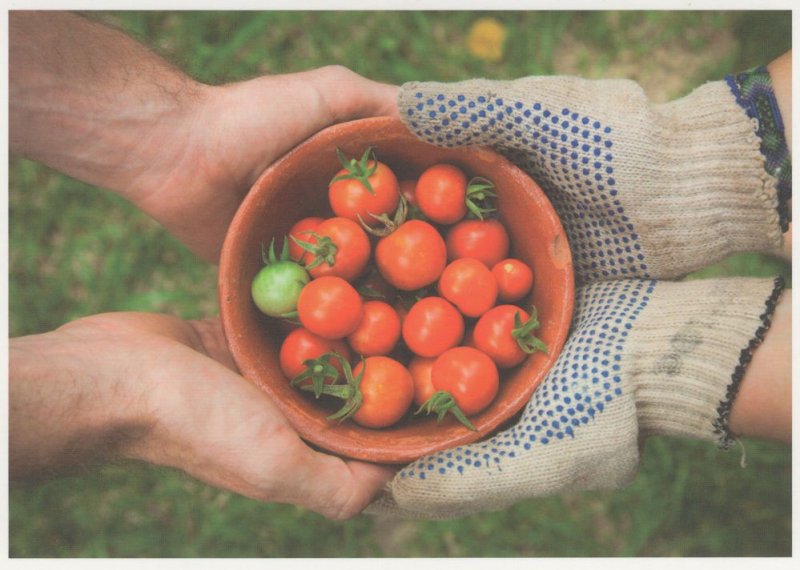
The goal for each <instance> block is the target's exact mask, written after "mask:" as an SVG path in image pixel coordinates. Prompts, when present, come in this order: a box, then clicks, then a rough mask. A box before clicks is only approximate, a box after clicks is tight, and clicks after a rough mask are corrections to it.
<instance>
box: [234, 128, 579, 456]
mask: <svg viewBox="0 0 800 570" xmlns="http://www.w3.org/2000/svg"><path fill="white" fill-rule="evenodd" d="M368 146H373V147H374V148H375V151H376V153H377V156H378V159H379V160H381V161H382V162H384V163H386V164H387V165H389V166H390V167H391V168H392V169H393V170H394V171H395V172H396V173H397V175H398V178H400V179H403V178H407V177H413V176H417V175H419V174H420V173H421V172H422V171H423V170H424V169H425V168H427V167H428V166H430V165H432V164H435V163H438V162H449V163H451V164H455V165H457V166H459V167H461V168H462V169H463V170H464V171H465V172H466V173H467V175H468V176H483V177H486V178H489V179H490V180H492V181H494V183H495V185H496V188H497V192H498V209H499V213H500V217H501V219H502V221H503V222H504V224H505V225H506V227H507V229H508V231H509V234H510V236H511V240H512V245H513V251H512V254H513V255H514V256H515V257H518V258H520V259H522V260H523V261H525V262H526V263H528V264H529V265H530V266H531V267H532V268H533V271H534V274H535V276H536V278H535V285H534V289H533V291H532V293H531V299H530V300H531V302H533V303H534V304H535V305H536V307H537V310H538V314H539V319H540V322H541V324H542V326H541V328H540V330H539V337H540V338H541V339H542V340H544V342H545V343H547V346H548V347H549V353H548V354H544V353H536V354H534V355H532V356H530V357H528V358H527V360H526V361H525V362H524V363H523V364H521V365H520V366H519V367H518V368H515V369H513V370H512V371H511V373H506V375H505V377H504V379H503V380H502V382H501V387H500V391H499V393H498V395H497V398H496V400H495V401H494V402H493V403H492V405H491V406H490V407H489V408H488V409H487V410H485V411H484V412H482V413H481V414H479V415H477V416H475V417H473V418H471V420H472V422H473V424H474V426H475V427H476V428H477V431H474V432H473V431H471V430H469V429H467V428H465V427H464V426H463V425H461V424H460V423H459V422H458V421H456V420H455V419H454V418H450V417H448V418H447V419H445V420H444V421H443V422H442V423H441V424H439V425H436V419H435V417H434V416H430V417H424V418H423V417H421V416H417V417H413V418H408V419H406V420H402V421H401V422H400V423H399V424H396V425H395V426H393V427H389V428H385V429H380V430H378V429H368V428H363V427H359V426H358V425H356V424H355V423H353V422H352V421H345V422H343V423H336V422H331V421H329V420H326V419H325V416H326V415H329V414H330V413H331V409H330V408H325V407H321V406H320V404H319V401H315V400H314V399H313V397H312V396H310V395H309V394H307V393H304V392H300V391H299V390H297V389H295V388H292V387H290V386H289V381H288V379H287V378H286V377H284V375H283V374H282V372H281V369H280V366H279V363H278V351H279V348H280V342H281V339H282V337H283V335H284V334H285V332H286V331H285V329H283V327H282V326H280V324H278V323H277V322H276V321H273V320H271V319H269V318H267V317H265V316H263V315H262V314H261V313H260V312H259V311H258V309H257V308H256V307H255V305H254V304H253V302H252V300H251V297H250V283H251V281H252V279H253V277H254V276H255V274H256V273H257V272H258V270H259V269H260V268H261V267H262V261H261V244H262V243H264V244H269V242H270V240H271V239H272V237H273V236H283V235H285V234H286V233H287V232H288V230H289V228H290V227H291V225H292V224H293V223H294V222H295V221H297V220H298V219H300V218H302V217H305V216H310V215H320V213H321V212H326V211H328V208H327V188H328V182H329V181H330V179H331V178H332V177H333V175H334V174H335V173H336V172H337V171H338V169H339V168H340V166H339V162H338V160H337V156H336V150H335V149H336V148H337V147H338V148H340V149H341V150H342V151H343V152H344V154H345V155H346V156H361V154H362V153H363V152H364V149H365V148H366V147H368ZM219 299H220V310H221V317H222V324H223V328H224V331H225V336H226V338H227V342H228V346H229V348H230V351H231V353H232V355H233V358H234V360H235V361H236V364H237V365H238V366H239V369H240V371H241V373H242V375H243V376H244V377H245V378H246V379H247V380H249V381H250V382H252V383H254V384H255V385H256V386H258V387H260V388H261V389H263V390H264V391H265V392H266V393H267V394H268V395H269V396H270V397H271V398H272V400H273V401H274V402H275V403H276V404H277V405H278V407H279V408H280V409H281V411H282V412H283V413H284V414H285V415H286V417H287V418H288V419H289V421H290V422H291V424H292V426H293V427H294V428H295V429H296V430H297V432H298V433H299V434H300V436H301V437H303V438H304V439H305V440H306V441H308V442H309V443H311V444H312V445H315V446H317V447H318V448H321V449H324V450H327V451H329V452H332V453H334V454H337V455H341V456H345V457H350V458H355V459H362V460H366V461H372V462H377V463H406V462H409V461H412V460H414V459H417V458H419V457H422V456H424V455H426V454H429V453H432V452H434V451H438V450H441V449H446V448H449V447H453V446H456V445H460V444H465V443H469V442H472V441H476V440H479V439H482V438H484V437H486V436H487V435H488V434H490V433H491V432H493V431H494V430H496V429H497V428H498V427H499V426H500V425H501V424H503V423H504V422H506V421H507V420H509V419H510V418H511V417H512V416H513V415H514V414H515V413H517V412H518V411H519V410H521V409H522V407H523V406H524V405H525V403H526V402H527V401H528V400H529V399H530V397H531V395H532V394H533V391H534V390H535V389H536V387H537V386H538V385H539V383H540V382H541V381H542V380H543V379H544V377H545V375H546V373H547V371H548V370H549V369H550V367H551V366H552V365H553V363H554V362H555V360H556V358H557V357H558V354H559V352H560V351H561V348H562V346H563V344H564V341H565V339H566V336H567V331H568V328H569V325H570V319H571V316H572V308H573V300H574V288H573V269H572V258H571V255H570V251H569V246H568V244H567V238H566V236H565V234H564V230H563V228H562V227H561V223H560V222H559V219H558V217H557V216H556V214H555V212H554V210H553V208H552V206H551V205H550V202H549V201H548V200H547V198H546V197H545V195H544V194H543V192H542V190H541V189H540V188H539V186H538V185H537V184H536V183H535V182H534V181H533V180H531V179H530V177H528V176H527V175H526V174H525V173H524V172H523V171H522V170H520V169H519V168H517V167H516V166H514V165H513V164H512V163H511V162H509V161H508V160H506V159H505V158H503V157H501V156H500V155H498V154H496V153H494V152H492V151H490V150H488V149H483V148H476V147H471V148H460V149H445V148H439V147H435V146H432V145H430V144H427V143H424V142H421V141H419V140H418V139H417V138H415V137H414V136H413V135H411V134H410V133H409V132H408V130H407V129H406V128H405V126H404V125H403V124H402V123H401V122H400V121H398V120H394V119H389V118H376V119H364V120H359V121H353V122H349V123H343V124H339V125H336V126H333V127H330V128H328V129H326V130H324V131H322V132H320V133H318V134H317V135H315V136H313V137H312V138H310V139H308V140H307V141H305V142H304V143H302V144H300V145H299V146H297V147H296V148H295V149H293V150H292V151H291V152H289V153H288V154H287V155H286V156H284V157H283V158H282V159H280V160H279V161H277V162H276V163H274V164H273V165H272V166H270V167H269V168H268V169H267V170H266V171H265V172H264V173H263V174H262V175H261V177H260V178H259V179H258V180H257V181H256V183H255V184H254V185H253V187H252V188H251V190H250V192H249V194H248V195H247V197H246V198H245V199H244V201H243V202H242V205H241V207H240V208H239V211H238V212H237V213H236V216H235V217H234V219H233V222H232V223H231V226H230V228H229V230H228V235H227V238H226V240H225V244H224V247H223V250H222V257H221V260H220V270H219Z"/></svg>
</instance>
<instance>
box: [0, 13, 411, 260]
mask: <svg viewBox="0 0 800 570" xmlns="http://www.w3.org/2000/svg"><path fill="white" fill-rule="evenodd" d="M9 79H10V82H9V141H10V150H11V151H12V152H13V153H17V154H20V155H22V156H25V157H28V158H30V159H33V160H36V161H39V162H42V163H44V164H47V165H48V166H51V167H53V168H55V169H57V170H60V171H61V172H64V173H66V174H68V175H70V176H73V177H75V178H78V179H79V180H82V181H84V182H88V183H90V184H93V185H97V186H100V187H102V188H106V189H109V190H112V191H114V192H116V193H118V194H120V195H121V196H123V197H124V198H126V199H127V200H129V201H130V202H132V203H133V204H135V205H136V206H137V207H139V208H140V209H141V210H143V211H144V212H146V213H147V214H149V215H150V216H152V217H153V218H155V219H156V220H157V221H159V222H160V223H161V224H162V225H164V226H165V227H166V229H167V230H168V231H170V232H171V233H173V234H174V235H176V236H177V237H178V238H179V239H181V240H182V241H183V242H184V243H185V244H186V245H187V246H188V247H189V248H190V249H191V250H192V251H194V252H195V253H197V254H198V255H200V256H201V257H203V258H204V259H207V260H210V261H216V260H217V258H218V256H219V251H220V249H221V246H222V240H223V237H224V235H225V230H226V229H227V226H228V223H229V222H230V220H231V218H232V217H233V214H234V212H235V211H236V208H237V207H238V205H239V202H240V201H241V199H242V197H243V196H244V194H245V193H246V192H247V190H248V189H249V187H250V185H251V184H252V182H254V181H255V179H256V177H257V176H258V175H259V174H260V173H261V172H262V171H263V170H264V168H266V166H268V165H269V164H271V163H272V162H273V161H275V160H276V159H277V158H279V157H280V156H281V155H283V154H284V153H285V152H287V151H288V150H290V149H291V148H292V147H294V146H295V145H296V144H298V143H300V142H301V141H303V140H304V139H306V138H308V137H309V136H311V135H312V134H314V133H316V132H317V131H319V130H321V129H323V128H324V127H326V126H328V125H330V124H333V123H336V122H340V121H345V120H348V119H355V118H360V117H366V116H373V115H386V114H392V113H394V112H396V111H395V97H396V92H397V88H396V87H393V86H389V85H384V84H380V83H376V82H373V81H369V80H367V79H365V78H363V77H360V76H358V75H356V74H355V73H353V72H350V71H348V70H347V69H344V68H341V67H338V66H331V67H325V68H320V69H317V70H312V71H305V72H300V73H295V74H287V75H275V76H265V77H259V78H255V79H252V80H249V81H242V82H238V83H232V84H226V85H220V86H211V85H204V84H202V83H199V82H197V81H195V80H193V79H192V78H190V77H188V76H186V75H185V74H184V73H183V72H181V71H180V70H178V69H177V68H175V67H173V66H171V65H170V64H168V63H167V62H166V61H164V60H163V59H162V58H160V57H159V56H157V55H156V54H155V53H153V52H152V51H150V50H148V49H147V48H145V47H144V46H142V45H141V44H139V43H138V42H136V41H135V40H133V39H132V38H130V37H128V36H127V35H125V34H124V33H122V32H120V31H118V30H114V29H112V28H109V27H107V26H104V25H101V24H99V23H96V22H92V21H90V20H87V19H86V18H83V17H81V16H77V15H74V14H70V13H62V12H50V11H41V12H21V11H12V12H11V13H10V17H9Z"/></svg>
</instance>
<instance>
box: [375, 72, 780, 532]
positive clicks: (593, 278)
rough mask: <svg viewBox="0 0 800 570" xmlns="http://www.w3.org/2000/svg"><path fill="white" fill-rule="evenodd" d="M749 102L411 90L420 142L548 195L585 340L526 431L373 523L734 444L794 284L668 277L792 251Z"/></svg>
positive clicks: (623, 479) (519, 85)
mask: <svg viewBox="0 0 800 570" xmlns="http://www.w3.org/2000/svg"><path fill="white" fill-rule="evenodd" d="M737 101H738V103H737ZM741 103H742V100H741V97H740V96H739V94H735V91H732V88H731V86H730V84H726V83H723V82H719V83H712V84H708V85H705V86H703V87H701V88H700V89H698V90H696V91H695V92H694V93H692V94H690V95H689V96H687V97H685V98H684V99H682V100H679V101H676V102H674V103H670V104H664V105H652V104H649V103H648V102H647V100H646V98H645V97H644V95H643V93H642V91H641V89H640V88H639V87H638V86H637V85H636V84H634V83H632V82H629V81H585V80H581V79H576V78H564V77H555V78H526V79H521V80H517V81H511V82H490V81H483V80H474V81H467V82H462V83H456V84H450V85H446V84H436V83H425V84H407V85H405V86H404V87H403V89H402V91H401V95H400V111H401V115H402V116H403V118H404V120H405V122H406V124H407V125H408V127H409V128H410V129H411V130H412V131H413V132H414V133H415V134H416V135H417V136H419V137H420V138H422V139H423V140H427V141H429V142H432V143H434V144H437V145H445V146H456V145H487V146H491V147H493V148H494V149H495V150H497V151H499V152H501V153H502V154H504V155H506V156H507V157H509V158H510V159H511V160H512V161H514V162H515V163H516V164H517V165H519V166H521V167H523V168H524V169H526V170H527V171H528V172H529V173H530V174H531V175H532V176H533V178H534V179H535V180H537V181H538V182H539V183H540V185H541V186H542V187H543V189H544V190H545V191H546V192H547V193H548V195H549V197H550V200H551V201H552V202H553V204H554V206H555V207H556V210H557V211H558V213H559V215H560V217H561V220H562V223H563V224H564V226H565V229H566V231H567V234H568V236H569V239H570V246H571V248H572V252H573V257H574V263H575V267H576V278H577V281H578V285H579V287H578V289H577V293H576V303H575V312H574V317H573V323H572V329H571V332H570V336H569V338H568V340H567V342H566V344H565V346H564V349H563V351H562V353H561V355H560V357H559V359H558V361H557V362H556V364H555V366H554V367H553V369H552V370H551V371H550V373H549V374H548V376H547V378H546V379H545V381H544V382H543V383H542V385H541V386H540V387H539V388H538V389H537V390H536V392H534V395H533V397H532V398H531V400H530V402H529V403H528V404H527V406H526V407H525V409H524V411H523V413H522V415H521V417H520V418H519V420H518V421H517V423H516V424H515V425H513V426H512V427H510V428H508V429H505V430H504V431H501V432H499V433H498V434H496V435H494V436H493V437H492V438H490V439H488V440H486V441H483V442H479V443H476V444H472V445H467V446H462V447H458V448H454V449H449V450H445V451H442V452H439V453H436V454H434V455H431V456H428V457H424V458H422V459H420V460H418V461H416V462H414V463H412V464H410V465H408V466H406V467H404V468H403V469H402V470H401V471H400V472H399V473H398V474H397V476H396V477H395V478H394V479H393V480H392V481H391V482H390V483H389V485H388V486H387V488H386V490H385V492H384V493H383V494H382V495H381V496H380V497H379V498H378V499H377V500H376V501H375V502H374V503H373V504H372V505H371V506H370V507H369V509H368V512H371V513H378V514H388V515H393V516H402V517H409V518H431V519H443V518H453V517H458V516H464V515H467V514H471V513H474V512H478V511H482V510H496V509H501V508H504V507H506V506H508V505H510V504H513V503H514V502H516V501H519V500H521V499H524V498H527V497H534V496H542V495H548V494H555V493H562V492H573V491H579V490H584V489H604V488H605V489H611V488H619V487H621V486H624V485H625V484H627V483H628V482H629V481H631V480H632V478H633V477H634V476H635V474H636V472H637V469H638V464H639V451H640V446H641V445H642V443H643V441H644V440H645V438H646V437H647V436H650V435H654V434H663V435H672V436H680V437H691V438H697V439H705V440H709V441H713V442H716V443H717V444H718V445H720V446H721V447H723V448H724V447H727V446H730V445H731V443H732V441H733V437H734V434H732V433H731V432H730V429H729V426H728V418H729V413H730V409H731V405H732V403H733V401H734V399H735V397H736V393H737V390H738V385H739V382H740V380H741V378H742V376H743V374H744V370H745V368H746V366H747V364H748V362H749V359H750V356H751V354H752V351H753V350H754V349H755V348H756V347H757V346H758V344H759V343H760V341H761V339H762V338H763V335H764V332H765V331H766V329H767V328H768V326H769V322H770V318H771V315H772V311H773V309H774V306H775V304H776V303H777V300H778V298H779V296H780V294H781V291H782V287H783V285H782V282H781V281H780V280H779V279H778V280H770V279H752V278H727V279H713V280H702V281H687V282H672V281H665V280H664V279H670V278H675V277H679V276H682V275H684V274H685V273H687V272H689V271H692V270H694V269H697V268H699V267H702V266H704V265H706V264H710V263H712V262H714V261H716V260H718V259H720V258H722V257H724V256H725V255H727V254H729V253H732V252H736V251H746V250H762V251H773V250H775V249H776V248H778V247H779V246H780V244H781V239H782V237H781V232H782V229H785V225H786V220H787V216H786V211H787V207H786V205H785V200H784V199H781V197H780V195H784V196H785V194H786V193H785V192H781V191H780V190H779V186H780V180H779V179H780V178H781V173H780V172H777V173H776V172H774V171H773V172H769V171H768V169H767V168H766V166H765V157H764V154H763V152H762V149H761V148H760V145H759V136H758V135H757V134H756V132H757V128H758V124H757V121H754V120H753V118H752V117H751V116H749V113H747V112H746V111H745V110H744V108H743V106H742V105H741ZM784 174H785V173H784ZM783 178H784V179H785V176H784V177H783ZM498 190H499V191H500V192H502V189H498ZM789 194H790V192H789Z"/></svg>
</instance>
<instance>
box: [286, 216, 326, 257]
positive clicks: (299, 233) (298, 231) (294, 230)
mask: <svg viewBox="0 0 800 570" xmlns="http://www.w3.org/2000/svg"><path fill="white" fill-rule="evenodd" d="M322 220H323V218H319V217H317V216H311V217H308V218H303V219H302V220H300V221H298V222H297V223H295V224H294V225H293V226H292V227H291V228H290V229H289V237H288V238H287V239H288V240H289V257H291V258H292V259H293V260H295V261H300V260H301V259H302V258H303V254H304V253H305V251H304V250H303V248H302V247H300V246H299V245H297V243H295V241H294V240H293V239H291V238H292V237H294V238H295V239H299V240H303V241H312V240H313V238H312V237H311V234H309V233H308V232H310V231H313V230H314V229H315V228H316V227H317V226H318V225H319V224H320V223H321V222H322Z"/></svg>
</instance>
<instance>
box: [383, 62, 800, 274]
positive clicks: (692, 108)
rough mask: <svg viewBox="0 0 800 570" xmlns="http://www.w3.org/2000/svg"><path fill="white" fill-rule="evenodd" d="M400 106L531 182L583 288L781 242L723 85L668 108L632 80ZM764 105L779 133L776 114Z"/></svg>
mask: <svg viewBox="0 0 800 570" xmlns="http://www.w3.org/2000/svg"><path fill="white" fill-rule="evenodd" d="M773 100H774V99H773ZM399 108H400V114H401V117H402V119H403V120H404V122H405V123H406V125H407V126H408V127H409V129H410V130H411V131H412V132H413V133H415V134H416V135H417V136H418V137H420V138H421V139H422V140H425V141H428V142H431V143H433V144H436V145H439V146H464V145H483V146H490V147H493V148H494V149H495V150H497V151H498V152H500V153H502V154H504V155H506V156H507V157H509V158H510V159H512V161H513V162H515V163H516V164H517V165H518V166H520V167H522V168H523V169H525V170H526V171H527V172H528V173H530V175H531V176H532V177H533V179H534V180H536V181H537V182H538V183H539V184H540V185H541V186H542V188H543V189H544V191H545V192H546V193H547V194H548V197H549V198H550V200H551V202H552V203H553V205H554V206H555V208H556V210H557V212H558V214H559V216H560V218H561V221H562V223H563V224H564V228H565V230H566V232H567V235H568V237H569V241H570V246H571V248H572V252H573V260H574V263H575V268H576V272H577V277H578V280H579V283H580V282H585V281H588V280H595V279H618V278H626V277H640V278H655V279H664V278H674V277H679V276H682V275H684V274H686V273H689V272H690V271H693V270H695V269H698V268H700V267H703V266H706V265H708V264H711V263H714V262H716V261H719V260H720V259H722V258H723V257H725V256H726V255H728V254H729V253H732V252H740V251H765V252H774V251H776V250H777V249H778V248H779V247H780V246H781V240H782V230H783V231H785V230H786V224H787V217H788V216H787V214H788V211H789V208H788V207H787V205H786V196H783V199H781V200H779V193H778V190H777V188H776V187H777V186H778V185H779V179H780V175H779V174H778V175H777V176H776V174H775V173H774V172H773V173H770V172H768V170H767V169H766V168H765V167H766V159H765V156H764V153H763V152H762V151H763V149H762V145H761V142H762V138H760V137H759V136H758V135H757V131H758V125H759V120H757V119H756V118H754V117H751V116H750V114H748V112H747V111H746V109H745V108H744V107H743V106H742V97H741V96H740V97H739V102H738V103H737V95H735V94H734V91H732V89H731V87H730V86H729V84H728V83H726V82H723V81H718V82H713V83H708V84H706V85H703V86H702V87H700V88H698V89H697V90H695V91H694V92H693V93H691V94H689V95H688V96H686V97H684V98H682V99H679V100H677V101H674V102H671V103H666V104H651V103H650V102H649V101H648V100H647V98H646V96H645V94H644V92H643V91H642V89H641V87H639V85H638V84H637V83H635V82H633V81H629V80H604V81H590V80H585V79H580V78H575V77H530V78H524V79H518V80H516V81H486V80H470V81H464V82H459V83H453V84H442V83H420V84H418V83H408V84H405V85H404V86H403V88H402V90H401V92H400V97H399ZM766 109H767V110H770V111H774V113H773V114H771V115H770V118H773V117H774V119H775V120H774V121H772V122H773V123H775V122H776V123H777V125H778V127H779V128H780V131H779V134H780V136H781V137H782V123H781V120H780V114H779V113H778V111H777V106H773V107H772V108H771V107H769V106H768V105H767V106H766ZM758 119H761V123H764V124H766V123H767V121H765V120H764V117H759V118H758ZM770 124H771V123H770ZM784 148H785V144H784ZM790 173H791V170H790V169H788V174H789V175H790ZM786 174H787V169H784V172H783V175H784V176H785V175H786ZM789 184H791V182H790V179H789ZM782 226H783V227H782Z"/></svg>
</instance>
